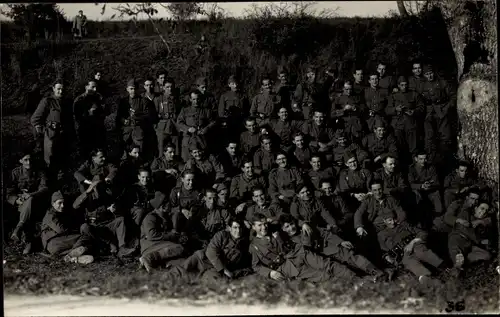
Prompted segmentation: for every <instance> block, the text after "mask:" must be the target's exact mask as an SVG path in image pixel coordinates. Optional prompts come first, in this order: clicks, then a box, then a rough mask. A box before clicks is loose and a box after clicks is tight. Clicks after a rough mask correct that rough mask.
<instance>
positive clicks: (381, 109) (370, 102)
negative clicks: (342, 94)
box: [363, 87, 387, 116]
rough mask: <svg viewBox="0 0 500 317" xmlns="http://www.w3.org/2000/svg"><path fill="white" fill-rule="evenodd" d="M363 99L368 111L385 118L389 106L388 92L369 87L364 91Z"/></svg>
mask: <svg viewBox="0 0 500 317" xmlns="http://www.w3.org/2000/svg"><path fill="white" fill-rule="evenodd" d="M363 99H364V101H365V104H366V108H367V109H366V110H367V111H370V110H372V111H374V112H375V114H378V115H380V116H384V114H385V107H386V105H387V92H386V91H385V90H382V89H373V88H372V87H368V88H366V89H365V91H364V96H363Z"/></svg>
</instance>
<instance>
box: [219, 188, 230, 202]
mask: <svg viewBox="0 0 500 317" xmlns="http://www.w3.org/2000/svg"><path fill="white" fill-rule="evenodd" d="M228 194H229V192H228V190H227V189H221V190H220V191H219V192H218V193H217V197H218V199H219V201H221V202H223V203H225V202H226V199H227V196H228Z"/></svg>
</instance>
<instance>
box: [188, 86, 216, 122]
mask: <svg viewBox="0 0 500 317" xmlns="http://www.w3.org/2000/svg"><path fill="white" fill-rule="evenodd" d="M195 85H196V90H197V91H198V93H199V94H198V98H199V100H198V104H199V105H200V107H201V108H205V109H208V110H210V112H211V114H212V116H214V117H217V100H216V99H215V96H214V95H213V94H212V93H211V92H208V91H207V85H208V82H207V79H206V78H205V77H199V78H198V79H196V84H195ZM191 104H192V103H191Z"/></svg>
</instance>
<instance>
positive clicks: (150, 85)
mask: <svg viewBox="0 0 500 317" xmlns="http://www.w3.org/2000/svg"><path fill="white" fill-rule="evenodd" d="M141 96H142V97H144V98H147V99H149V101H153V100H154V98H155V97H156V96H157V94H156V93H155V92H154V79H153V78H150V77H148V78H146V79H145V80H144V92H143V93H142V94H141Z"/></svg>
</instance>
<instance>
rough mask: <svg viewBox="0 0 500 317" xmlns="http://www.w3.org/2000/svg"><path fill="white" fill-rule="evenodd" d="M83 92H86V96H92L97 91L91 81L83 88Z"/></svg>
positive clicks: (93, 82)
mask: <svg viewBox="0 0 500 317" xmlns="http://www.w3.org/2000/svg"><path fill="white" fill-rule="evenodd" d="M85 90H86V91H87V93H88V94H93V93H95V92H96V91H97V85H96V83H95V81H91V82H89V83H88V85H87V86H85Z"/></svg>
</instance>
